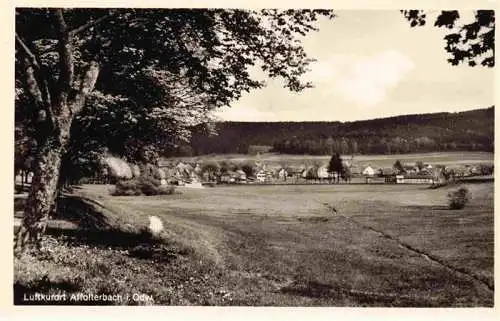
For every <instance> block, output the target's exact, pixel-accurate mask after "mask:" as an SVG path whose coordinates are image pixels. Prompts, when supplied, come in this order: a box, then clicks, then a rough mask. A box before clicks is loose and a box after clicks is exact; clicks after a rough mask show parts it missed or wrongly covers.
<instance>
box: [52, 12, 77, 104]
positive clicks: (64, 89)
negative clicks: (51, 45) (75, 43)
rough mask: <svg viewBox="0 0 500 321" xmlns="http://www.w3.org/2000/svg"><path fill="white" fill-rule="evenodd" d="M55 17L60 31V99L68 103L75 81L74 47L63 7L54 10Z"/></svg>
mask: <svg viewBox="0 0 500 321" xmlns="http://www.w3.org/2000/svg"><path fill="white" fill-rule="evenodd" d="M53 14H54V17H55V19H54V20H55V27H56V29H57V31H58V36H59V41H58V46H57V47H58V53H59V68H60V73H61V74H60V76H59V90H60V92H59V99H60V100H61V103H63V104H64V103H66V102H67V98H68V94H69V91H70V89H71V85H72V83H73V74H74V66H73V47H72V44H71V36H70V33H69V30H68V26H67V25H66V21H65V20H64V16H63V11H62V9H60V8H59V9H55V10H54V11H53Z"/></svg>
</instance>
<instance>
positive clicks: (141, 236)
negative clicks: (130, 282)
mask: <svg viewBox="0 0 500 321" xmlns="http://www.w3.org/2000/svg"><path fill="white" fill-rule="evenodd" d="M46 233H47V234H49V235H52V236H54V237H56V238H59V239H63V240H64V242H65V243H67V244H68V246H80V245H87V246H91V247H94V248H101V249H109V248H113V249H116V250H126V251H128V256H130V257H134V258H138V259H146V260H153V261H155V262H162V263H169V262H171V261H172V260H173V259H175V258H177V257H178V256H179V255H185V254H188V252H187V250H182V249H177V248H173V247H169V246H168V245H166V244H165V243H164V242H163V241H162V240H160V239H158V238H155V237H152V235H151V234H150V233H149V232H147V231H146V230H141V231H139V232H126V231H122V230H118V229H59V228H47V230H46Z"/></svg>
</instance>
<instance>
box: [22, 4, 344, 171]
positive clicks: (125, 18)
mask: <svg viewBox="0 0 500 321" xmlns="http://www.w3.org/2000/svg"><path fill="white" fill-rule="evenodd" d="M63 14H64V19H65V20H66V24H67V28H68V29H70V30H71V31H70V35H71V37H72V39H73V42H72V43H71V45H72V51H71V55H72V56H71V58H73V60H74V61H73V65H72V66H71V68H72V71H74V74H75V75H79V74H81V73H82V72H83V70H84V69H85V68H86V67H87V66H88V65H89V63H90V62H92V61H96V62H97V63H98V64H99V67H100V71H99V78H98V80H97V83H96V85H95V90H94V91H93V92H91V93H90V94H89V96H88V98H87V102H86V104H85V107H84V108H83V110H82V111H81V112H80V113H79V114H78V115H76V117H75V118H74V121H73V122H72V127H71V134H70V143H69V146H68V147H67V153H66V154H67V155H66V157H65V158H64V160H63V167H66V168H73V167H75V166H76V167H79V168H80V167H81V168H82V171H87V169H88V168H89V166H90V165H89V164H95V159H96V157H95V155H94V154H95V153H102V152H104V151H109V152H111V153H112V154H115V155H121V156H125V157H126V158H127V159H128V160H140V161H151V157H149V158H148V157H146V158H147V159H144V158H145V157H144V156H145V155H144V154H147V152H145V150H146V151H150V152H151V153H153V154H154V153H158V151H164V150H170V149H172V148H174V147H175V146H178V145H179V144H180V143H183V142H186V140H187V139H188V138H189V136H190V129H191V128H192V126H193V125H196V124H200V123H208V124H209V123H210V121H211V118H210V116H209V113H208V112H209V111H210V110H213V109H214V108H217V107H220V106H224V105H228V104H229V103H230V102H231V101H233V100H235V99H237V98H239V97H240V96H241V94H242V92H245V91H250V90H252V89H256V88H260V87H262V86H264V85H265V84H264V83H262V82H259V81H255V80H254V79H252V78H251V77H250V73H249V68H250V67H252V66H254V65H258V66H260V67H261V68H262V70H264V71H265V72H266V73H267V74H268V75H269V76H271V77H281V78H282V79H283V80H284V85H285V87H287V88H289V89H290V90H292V91H300V90H303V89H305V88H308V87H310V86H311V84H310V83H304V82H303V81H302V80H301V78H300V77H301V75H302V74H304V73H305V72H306V70H307V65H308V64H309V63H310V62H311V61H312V59H310V58H309V57H307V55H306V53H305V51H304V49H303V48H302V43H301V40H300V37H302V36H304V35H305V34H307V33H308V32H311V31H315V30H317V24H316V22H317V20H318V18H319V17H320V16H323V17H327V18H329V19H331V18H333V17H334V15H333V13H332V12H331V11H327V10H285V11H283V10H274V9H270V10H258V11H251V10H233V9H229V10H226V9H200V10H198V9H168V10H167V9H89V8H72V9H64V11H63ZM52 15H53V12H52V11H51V10H49V9H43V8H18V9H17V10H16V35H18V36H19V39H20V40H21V41H22V43H23V44H25V46H26V47H27V48H28V49H30V50H31V51H32V52H33V55H34V57H33V58H35V59H36V60H37V63H38V65H39V66H40V69H41V71H42V72H41V74H42V75H44V76H45V78H46V80H47V82H48V83H49V86H48V87H49V89H50V90H51V91H54V92H57V91H58V90H59V89H58V88H57V86H58V85H59V80H62V79H63V77H65V75H64V74H62V73H61V68H60V66H61V62H62V60H61V59H60V58H64V57H60V55H59V51H58V49H59V48H58V40H57V39H58V32H59V31H58V30H57V28H56V27H55V26H54V23H53V22H54V20H53V17H52ZM33 26H37V27H36V28H33ZM21 41H19V42H16V45H17V46H16V94H17V93H18V92H19V95H16V102H19V104H16V106H18V105H19V106H22V108H26V109H27V111H26V112H23V113H17V110H18V108H17V107H16V124H17V123H19V124H21V123H25V124H26V125H25V126H24V127H25V128H31V129H33V130H34V131H35V132H36V131H39V130H40V128H39V127H40V126H37V127H35V126H34V125H33V123H36V118H37V117H38V114H37V110H35V108H34V107H33V104H31V103H30V100H29V99H31V98H30V97H24V96H23V93H24V92H26V90H25V89H26V87H27V86H28V84H27V83H26V82H23V78H22V70H23V59H22V57H23V56H22V54H23V48H22V47H23V46H22V45H21V44H20V43H21ZM74 78H75V79H74V81H72V83H71V86H72V90H77V89H78V87H79V86H80V83H79V80H78V77H76V76H75V77H74ZM18 96H19V99H17V97H18ZM24 98H28V100H27V101H26V99H24ZM23 99H24V101H23ZM201 127H204V128H205V127H206V126H204V125H203V126H201ZM207 129H208V130H209V131H210V128H207ZM22 136H25V134H22ZM33 137H36V135H33ZM70 172H71V171H69V170H68V171H63V174H64V175H69V174H70Z"/></svg>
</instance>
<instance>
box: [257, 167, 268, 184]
mask: <svg viewBox="0 0 500 321" xmlns="http://www.w3.org/2000/svg"><path fill="white" fill-rule="evenodd" d="M255 177H256V178H257V181H258V182H265V181H266V177H267V175H266V171H265V170H263V169H261V170H260V171H258V172H257V174H256V175H255Z"/></svg>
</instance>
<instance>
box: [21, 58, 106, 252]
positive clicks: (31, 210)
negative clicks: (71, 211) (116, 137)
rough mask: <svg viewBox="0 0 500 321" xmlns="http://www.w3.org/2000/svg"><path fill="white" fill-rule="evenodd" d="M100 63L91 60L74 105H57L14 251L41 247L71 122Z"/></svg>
mask: <svg viewBox="0 0 500 321" xmlns="http://www.w3.org/2000/svg"><path fill="white" fill-rule="evenodd" d="M98 75H99V66H98V65H97V63H95V62H92V63H90V64H89V67H88V69H87V71H86V73H85V74H84V75H83V76H82V80H81V87H80V90H79V91H78V93H77V95H76V97H75V98H74V100H73V101H72V103H71V105H67V104H62V105H59V106H55V107H56V108H54V109H55V110H57V111H58V114H57V115H55V120H56V121H55V128H54V130H52V131H51V132H50V134H49V135H48V136H47V137H46V138H45V139H44V143H43V145H42V146H40V149H39V150H38V155H37V158H36V160H35V163H34V175H33V178H32V183H31V189H30V193H29V196H28V201H27V203H26V208H25V210H24V217H23V223H22V226H21V228H20V229H19V231H18V233H17V234H16V238H15V243H14V252H16V253H19V252H23V251H27V250H29V249H33V248H34V249H39V248H40V241H41V236H42V235H43V234H44V233H45V229H46V226H47V220H48V218H49V215H50V213H51V211H52V210H53V209H54V207H55V201H56V195H57V187H58V181H59V174H60V169H61V162H62V157H63V155H64V153H65V151H66V146H67V144H68V143H69V139H70V129H71V123H72V121H73V118H74V116H75V115H77V114H78V112H80V110H81V109H82V108H83V106H84V104H85V98H86V96H87V95H88V94H89V93H90V92H91V91H92V90H93V88H94V85H95V82H96V81H97V77H98Z"/></svg>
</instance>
